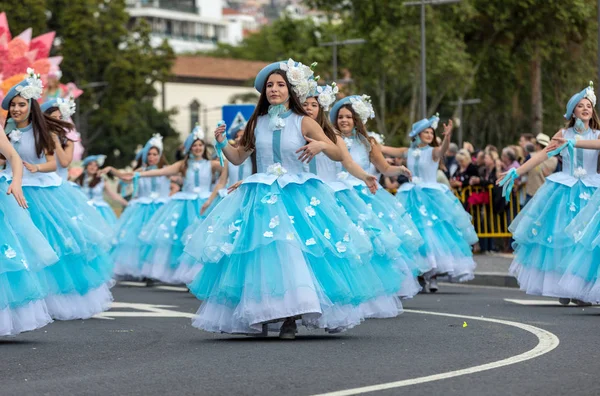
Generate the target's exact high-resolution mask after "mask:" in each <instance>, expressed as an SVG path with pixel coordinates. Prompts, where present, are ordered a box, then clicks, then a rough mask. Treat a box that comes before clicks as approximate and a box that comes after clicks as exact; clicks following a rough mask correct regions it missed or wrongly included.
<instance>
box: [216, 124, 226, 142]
mask: <svg viewBox="0 0 600 396" xmlns="http://www.w3.org/2000/svg"><path fill="white" fill-rule="evenodd" d="M225 128H227V125H225V124H223V125H221V126H218V127H217V129H215V139H216V141H217V142H219V143H223V141H224V140H225Z"/></svg>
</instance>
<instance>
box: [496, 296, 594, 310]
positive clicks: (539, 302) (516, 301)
mask: <svg viewBox="0 0 600 396" xmlns="http://www.w3.org/2000/svg"><path fill="white" fill-rule="evenodd" d="M504 301H506V302H510V303H514V304H519V305H538V306H539V305H548V306H557V307H577V305H576V304H569V305H562V304H561V303H559V302H558V300H557V299H554V300H528V299H521V300H520V299H513V298H505V299H504ZM579 308H600V306H594V305H592V306H581V307H579Z"/></svg>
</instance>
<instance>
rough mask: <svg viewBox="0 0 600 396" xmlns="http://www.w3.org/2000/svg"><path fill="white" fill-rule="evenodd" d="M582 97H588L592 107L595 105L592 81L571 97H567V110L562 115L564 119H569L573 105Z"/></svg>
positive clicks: (573, 108)
mask: <svg viewBox="0 0 600 396" xmlns="http://www.w3.org/2000/svg"><path fill="white" fill-rule="evenodd" d="M582 99H589V100H590V102H592V107H596V94H594V82H593V81H590V85H589V86H588V87H587V88H585V89H584V90H582V91H581V92H579V93H576V94H575V95H573V96H571V99H569V102H568V103H567V112H566V113H565V115H564V117H565V119H566V120H570V119H571V117H572V116H573V111H574V110H575V106H577V104H578V103H579V102H581V100H582Z"/></svg>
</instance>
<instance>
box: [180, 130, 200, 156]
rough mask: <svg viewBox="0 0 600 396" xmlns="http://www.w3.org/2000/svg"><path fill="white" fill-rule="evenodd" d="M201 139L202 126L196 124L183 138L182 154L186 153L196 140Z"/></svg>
mask: <svg viewBox="0 0 600 396" xmlns="http://www.w3.org/2000/svg"><path fill="white" fill-rule="evenodd" d="M201 139H202V128H200V126H199V125H196V126H195V127H194V129H193V130H192V133H190V134H189V136H188V137H187V138H186V139H185V142H184V143H183V152H184V154H188V153H189V152H190V150H191V148H192V145H193V144H194V142H195V141H196V140H201Z"/></svg>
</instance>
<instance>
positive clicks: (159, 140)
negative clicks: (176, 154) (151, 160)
mask: <svg viewBox="0 0 600 396" xmlns="http://www.w3.org/2000/svg"><path fill="white" fill-rule="evenodd" d="M148 146H149V147H156V148H157V149H158V151H159V154H162V152H163V137H162V135H161V134H160V133H155V134H154V135H152V137H151V138H150V140H148Z"/></svg>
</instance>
